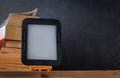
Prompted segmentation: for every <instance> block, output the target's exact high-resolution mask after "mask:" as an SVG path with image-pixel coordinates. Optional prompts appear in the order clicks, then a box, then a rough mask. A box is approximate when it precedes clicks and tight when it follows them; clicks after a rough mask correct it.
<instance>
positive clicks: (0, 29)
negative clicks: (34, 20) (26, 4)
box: [0, 8, 37, 48]
mask: <svg viewBox="0 0 120 78" xmlns="http://www.w3.org/2000/svg"><path fill="white" fill-rule="evenodd" d="M36 13H37V8H36V9H34V10H32V11H28V12H22V13H10V14H9V17H8V18H7V19H6V20H4V22H3V23H2V24H1V25H0V48H1V47H2V46H3V45H4V42H5V41H4V40H5V34H6V33H5V32H6V26H8V25H9V24H8V23H9V22H10V24H11V23H15V20H18V18H16V19H15V18H14V20H13V18H10V17H11V16H13V15H14V16H13V17H16V16H17V15H23V16H26V18H27V17H29V16H31V17H32V16H33V17H35V16H36ZM11 19H12V21H10V20H11ZM18 22H19V21H18ZM18 22H16V23H18ZM20 23H22V21H21V22H19V24H20ZM20 38H21V37H20ZM18 40H21V39H18Z"/></svg>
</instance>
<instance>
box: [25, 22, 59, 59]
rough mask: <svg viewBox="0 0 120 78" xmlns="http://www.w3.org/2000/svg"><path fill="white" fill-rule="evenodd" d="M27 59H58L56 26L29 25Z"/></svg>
mask: <svg viewBox="0 0 120 78" xmlns="http://www.w3.org/2000/svg"><path fill="white" fill-rule="evenodd" d="M27 44H28V45H27V51H28V52H27V59H32V60H57V46H56V44H57V43H56V26H55V25H36V24H29V25H28V43H27Z"/></svg>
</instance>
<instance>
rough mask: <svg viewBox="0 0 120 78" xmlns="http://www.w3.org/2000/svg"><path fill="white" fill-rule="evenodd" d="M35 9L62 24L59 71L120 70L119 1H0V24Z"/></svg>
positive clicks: (42, 15)
mask: <svg viewBox="0 0 120 78" xmlns="http://www.w3.org/2000/svg"><path fill="white" fill-rule="evenodd" d="M34 8H38V10H39V11H38V14H37V15H38V16H40V17H41V18H55V19H58V20H60V21H61V24H62V57H63V62H62V65H61V66H60V67H59V69H120V1H119V0H0V23H1V22H2V21H3V20H4V19H5V18H7V17H8V14H9V13H13V12H24V11H29V10H32V9H34Z"/></svg>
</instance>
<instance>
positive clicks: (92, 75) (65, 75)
mask: <svg viewBox="0 0 120 78" xmlns="http://www.w3.org/2000/svg"><path fill="white" fill-rule="evenodd" d="M0 78H120V70H79V71H76V70H71V71H66V70H65V71H51V72H46V71H42V72H38V71H32V72H31V71H21V72H19V71H1V72H0Z"/></svg>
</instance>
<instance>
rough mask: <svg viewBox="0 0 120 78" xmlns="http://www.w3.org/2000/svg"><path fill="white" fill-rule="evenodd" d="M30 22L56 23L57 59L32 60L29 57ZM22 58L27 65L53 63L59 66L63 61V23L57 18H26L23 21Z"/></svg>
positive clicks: (52, 64)
mask: <svg viewBox="0 0 120 78" xmlns="http://www.w3.org/2000/svg"><path fill="white" fill-rule="evenodd" d="M29 24H36V25H55V26H56V37H57V38H56V39H57V40H56V43H57V60H31V59H27V53H28V52H27V45H28V44H27V43H28V42H27V40H28V37H27V35H28V26H29ZM21 57H22V58H21V59H22V62H23V64H25V65H47V66H49V65H51V66H55V67H56V66H59V65H60V63H61V24H60V22H59V21H58V20H56V19H41V18H26V19H24V20H23V23H22V54H21Z"/></svg>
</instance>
